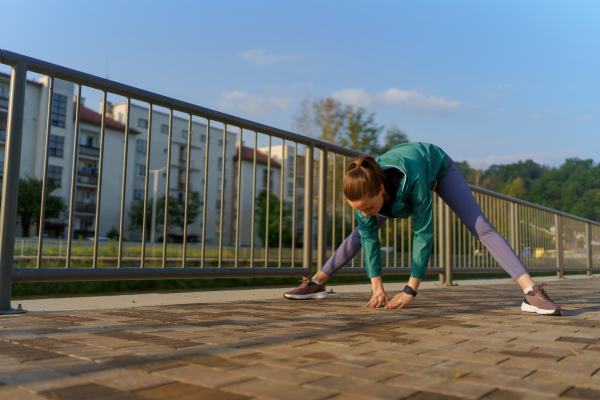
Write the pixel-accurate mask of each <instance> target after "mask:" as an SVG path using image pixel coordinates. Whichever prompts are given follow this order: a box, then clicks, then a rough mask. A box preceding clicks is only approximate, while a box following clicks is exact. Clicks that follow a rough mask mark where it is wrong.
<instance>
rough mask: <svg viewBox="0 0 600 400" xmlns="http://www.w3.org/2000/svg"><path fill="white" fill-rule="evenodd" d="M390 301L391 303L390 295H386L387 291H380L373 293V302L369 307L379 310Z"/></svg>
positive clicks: (368, 304)
mask: <svg viewBox="0 0 600 400" xmlns="http://www.w3.org/2000/svg"><path fill="white" fill-rule="evenodd" d="M388 301H390V299H389V297H388V295H387V294H386V293H385V291H383V290H380V291H377V292H375V293H373V297H371V300H370V301H369V302H368V303H367V307H369V308H378V307H381V306H382V305H384V304H387V302H388Z"/></svg>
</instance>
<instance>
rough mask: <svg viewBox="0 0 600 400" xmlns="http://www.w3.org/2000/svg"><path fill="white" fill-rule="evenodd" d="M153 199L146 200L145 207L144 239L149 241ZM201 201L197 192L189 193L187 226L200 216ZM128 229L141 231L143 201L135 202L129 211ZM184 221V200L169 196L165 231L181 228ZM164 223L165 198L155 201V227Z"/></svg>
mask: <svg viewBox="0 0 600 400" xmlns="http://www.w3.org/2000/svg"><path fill="white" fill-rule="evenodd" d="M153 204H154V199H148V201H147V205H146V232H145V235H146V239H150V237H151V233H152V205H153ZM201 206H202V200H201V199H200V195H199V194H198V192H190V196H189V200H188V218H187V222H188V225H190V224H193V223H194V222H195V221H196V218H198V215H200V207H201ZM128 214H129V219H130V229H141V228H142V227H143V224H144V200H136V201H134V202H133V203H132V204H131V207H130V209H129V212H128ZM184 219H185V200H179V199H178V198H177V197H174V196H169V215H168V219H167V229H169V228H173V227H183V221H184ZM164 222H165V196H162V197H160V198H159V199H158V200H157V201H156V226H157V227H158V226H164Z"/></svg>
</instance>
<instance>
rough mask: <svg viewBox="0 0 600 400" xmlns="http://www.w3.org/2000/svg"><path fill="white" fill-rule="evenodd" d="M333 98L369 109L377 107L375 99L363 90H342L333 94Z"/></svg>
mask: <svg viewBox="0 0 600 400" xmlns="http://www.w3.org/2000/svg"><path fill="white" fill-rule="evenodd" d="M331 97H332V98H334V99H336V100H338V101H340V102H342V103H345V104H352V105H353V106H357V107H363V108H368V107H372V106H373V105H375V97H373V96H371V95H370V94H368V93H367V92H365V91H364V90H362V89H342V90H336V91H335V92H333V93H331Z"/></svg>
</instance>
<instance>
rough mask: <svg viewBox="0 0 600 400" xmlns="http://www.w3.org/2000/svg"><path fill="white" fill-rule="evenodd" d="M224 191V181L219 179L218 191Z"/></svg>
mask: <svg viewBox="0 0 600 400" xmlns="http://www.w3.org/2000/svg"><path fill="white" fill-rule="evenodd" d="M222 189H223V180H222V179H221V178H219V179H217V190H222Z"/></svg>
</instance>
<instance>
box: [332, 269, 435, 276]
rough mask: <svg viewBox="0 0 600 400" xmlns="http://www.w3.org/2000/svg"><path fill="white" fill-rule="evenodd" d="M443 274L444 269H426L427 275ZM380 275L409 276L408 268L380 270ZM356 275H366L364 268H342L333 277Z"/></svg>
mask: <svg viewBox="0 0 600 400" xmlns="http://www.w3.org/2000/svg"><path fill="white" fill-rule="evenodd" d="M441 272H444V268H427V272H426V273H427V274H433V273H436V274H439V273H441ZM381 274H382V275H408V274H410V268H381ZM356 275H365V276H366V275H367V269H366V268H360V267H355V268H342V269H340V270H339V271H337V272H336V273H335V276H356Z"/></svg>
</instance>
